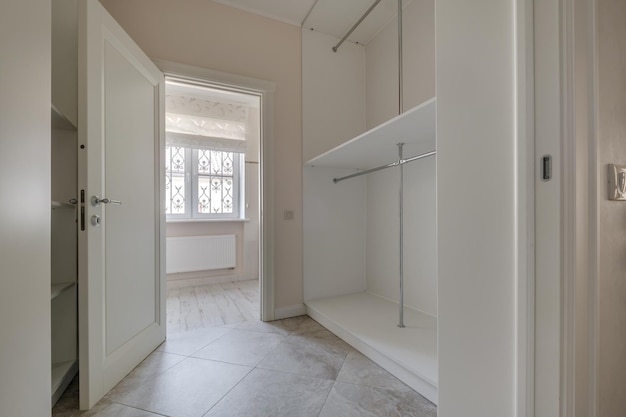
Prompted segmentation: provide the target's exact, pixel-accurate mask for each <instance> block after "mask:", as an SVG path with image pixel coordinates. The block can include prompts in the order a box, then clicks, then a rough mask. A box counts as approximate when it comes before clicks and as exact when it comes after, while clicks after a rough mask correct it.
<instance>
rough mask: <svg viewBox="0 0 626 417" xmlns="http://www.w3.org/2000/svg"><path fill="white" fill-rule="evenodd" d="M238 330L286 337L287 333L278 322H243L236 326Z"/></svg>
mask: <svg viewBox="0 0 626 417" xmlns="http://www.w3.org/2000/svg"><path fill="white" fill-rule="evenodd" d="M236 329H238V330H247V331H251V332H261V333H276V334H281V335H285V336H286V335H288V334H289V331H288V330H287V329H285V327H284V326H283V325H282V324H281V321H280V320H277V321H268V322H263V321H258V320H257V321H244V322H243V323H239V324H237V325H236Z"/></svg>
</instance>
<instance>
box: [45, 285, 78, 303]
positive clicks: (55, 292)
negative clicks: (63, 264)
mask: <svg viewBox="0 0 626 417" xmlns="http://www.w3.org/2000/svg"><path fill="white" fill-rule="evenodd" d="M74 285H76V283H75V282H63V283H60V284H52V285H51V286H50V299H51V300H54V299H55V298H57V297H58V296H59V295H61V294H62V293H63V291H65V290H67V289H69V288H71V287H73V286H74Z"/></svg>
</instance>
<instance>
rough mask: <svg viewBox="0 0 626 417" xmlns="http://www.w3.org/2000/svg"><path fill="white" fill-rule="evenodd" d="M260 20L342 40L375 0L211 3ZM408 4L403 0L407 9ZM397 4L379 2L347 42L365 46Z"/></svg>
mask: <svg viewBox="0 0 626 417" xmlns="http://www.w3.org/2000/svg"><path fill="white" fill-rule="evenodd" d="M213 1H215V2H216V3H221V4H224V5H226V6H230V7H235V8H238V9H242V10H245V11H247V12H250V13H254V14H258V15H260V16H264V17H268V18H270V19H275V20H278V21H281V22H285V23H289V24H292V25H296V26H302V27H304V28H307V29H313V30H315V31H318V32H321V33H325V34H328V35H333V36H335V37H337V38H342V37H343V36H344V35H345V34H346V32H348V30H349V29H350V28H351V27H352V25H354V24H355V23H356V22H357V20H359V18H360V17H361V16H362V15H363V14H364V13H365V12H366V11H367V9H368V8H369V7H370V6H371V5H372V4H373V3H374V0H213ZM409 2H410V0H404V2H403V4H404V6H405V7H406V5H407V4H408V3H409ZM397 8H398V1H397V0H381V1H380V3H379V4H378V5H377V6H376V7H375V8H374V10H373V11H372V12H371V13H370V14H369V15H368V16H367V18H366V19H365V20H363V22H362V23H361V24H360V25H359V26H358V27H357V28H356V29H355V31H354V32H353V33H352V34H351V35H350V37H349V38H348V40H349V41H352V42H356V43H360V44H364V45H367V43H368V42H369V41H370V40H371V39H372V38H373V37H374V36H376V34H377V33H378V32H379V31H380V30H381V29H382V28H383V27H384V26H385V25H387V23H389V22H390V21H391V20H392V19H393V18H394V17H395V16H396V14H397Z"/></svg>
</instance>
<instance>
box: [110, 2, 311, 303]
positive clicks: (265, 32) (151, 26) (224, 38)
mask: <svg viewBox="0 0 626 417" xmlns="http://www.w3.org/2000/svg"><path fill="white" fill-rule="evenodd" d="M101 3H102V4H103V5H104V6H105V7H106V8H107V10H108V11H109V13H111V15H112V16H113V17H114V18H115V20H117V21H118V22H119V23H120V25H121V26H122V27H123V28H124V30H125V31H126V32H127V33H128V34H129V35H130V36H131V37H132V38H133V40H134V41H135V42H136V43H137V45H139V46H140V47H141V48H142V50H143V51H144V52H145V53H146V54H148V56H150V57H151V58H153V59H161V60H165V61H170V62H175V63H180V64H187V65H192V66H196V67H200V68H207V69H209V70H215V71H220V72H223V73H227V74H234V75H241V76H245V77H251V78H255V79H258V80H266V81H270V82H274V83H275V85H276V92H275V94H274V126H273V127H274V135H273V149H274V155H273V161H274V164H273V166H272V168H273V171H274V183H273V184H272V186H273V189H274V202H273V203H274V218H273V223H274V230H273V231H274V239H275V242H274V254H275V256H274V270H275V283H274V286H275V307H276V309H279V308H284V307H290V306H294V305H300V304H301V303H302V100H301V99H302V88H301V87H302V83H301V77H302V71H301V47H302V45H301V31H300V28H299V27H296V26H293V25H289V24H286V23H281V22H278V21H275V20H271V19H267V18H264V17H260V16H257V15H254V14H251V13H247V12H244V11H242V10H239V9H235V8H232V7H227V6H224V5H221V4H217V3H215V2H213V1H206V0H177V1H175V2H174V1H169V0H133V1H126V0H101ZM243 28H245V30H242V29H243ZM284 210H293V212H294V214H295V216H294V219H293V220H285V219H284V218H283V212H284ZM266 215H267V213H266Z"/></svg>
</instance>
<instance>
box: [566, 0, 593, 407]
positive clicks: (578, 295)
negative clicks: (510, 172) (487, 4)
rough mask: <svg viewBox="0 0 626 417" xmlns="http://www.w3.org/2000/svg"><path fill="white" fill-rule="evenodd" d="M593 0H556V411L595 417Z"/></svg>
mask: <svg viewBox="0 0 626 417" xmlns="http://www.w3.org/2000/svg"><path fill="white" fill-rule="evenodd" d="M595 8H596V1H595V0H562V2H561V22H562V28H561V44H560V48H561V57H562V68H561V73H562V78H563V82H562V92H561V103H562V104H561V105H562V126H563V135H562V152H563V161H564V163H563V183H562V187H563V190H562V196H563V208H562V215H563V233H562V250H563V255H562V256H563V258H562V265H563V279H562V294H561V299H562V303H563V305H562V318H561V337H562V348H561V355H562V357H561V364H562V369H561V415H562V416H568V417H569V416H572V417H583V416H584V417H587V416H588V417H594V416H596V415H597V386H596V382H597V381H596V370H597V366H596V364H597V356H596V350H595V349H596V346H597V329H598V327H597V307H598V300H597V294H598V291H597V285H598V274H599V272H598V259H599V255H598V250H599V242H598V231H599V218H598V205H599V202H600V201H599V190H601V188H600V186H601V180H600V178H598V173H599V170H598V158H597V151H598V143H597V135H596V126H597V124H596V120H597V113H596V111H597V85H598V82H597V62H596V27H595V20H596V19H595Z"/></svg>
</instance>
